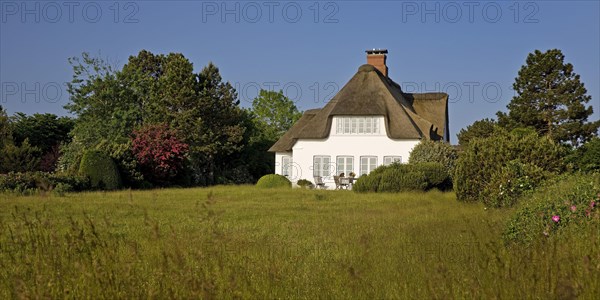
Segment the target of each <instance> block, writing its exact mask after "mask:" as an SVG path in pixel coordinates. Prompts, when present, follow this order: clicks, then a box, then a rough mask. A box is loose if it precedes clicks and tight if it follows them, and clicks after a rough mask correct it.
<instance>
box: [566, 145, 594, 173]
mask: <svg viewBox="0 0 600 300" xmlns="http://www.w3.org/2000/svg"><path fill="white" fill-rule="evenodd" d="M568 162H569V163H571V164H572V165H573V167H574V169H576V170H580V171H584V172H593V171H598V170H600V138H599V137H594V138H593V139H591V140H589V141H588V142H587V143H585V144H583V145H582V146H581V147H579V148H577V149H576V150H575V151H573V153H572V154H571V155H570V156H569V158H568Z"/></svg>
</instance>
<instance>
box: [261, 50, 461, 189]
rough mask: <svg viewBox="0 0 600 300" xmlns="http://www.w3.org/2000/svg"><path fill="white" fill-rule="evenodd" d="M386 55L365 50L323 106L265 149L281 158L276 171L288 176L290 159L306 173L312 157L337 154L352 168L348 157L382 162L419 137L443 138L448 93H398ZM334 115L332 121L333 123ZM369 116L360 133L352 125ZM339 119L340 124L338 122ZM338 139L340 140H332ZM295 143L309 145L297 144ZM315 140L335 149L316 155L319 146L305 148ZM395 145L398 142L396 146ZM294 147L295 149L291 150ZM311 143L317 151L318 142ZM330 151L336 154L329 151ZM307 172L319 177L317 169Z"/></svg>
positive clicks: (403, 151) (404, 153)
mask: <svg viewBox="0 0 600 300" xmlns="http://www.w3.org/2000/svg"><path fill="white" fill-rule="evenodd" d="M386 54H387V50H367V64H365V65H362V66H360V67H359V68H358V71H357V72H356V74H354V76H353V77H352V78H351V79H350V81H348V83H346V85H345V86H344V87H343V88H342V89H341V90H340V91H339V92H338V93H337V94H336V95H335V96H334V97H333V98H332V99H331V100H330V101H329V103H327V105H325V107H323V108H320V109H311V110H307V111H305V112H304V114H303V116H302V117H301V118H300V120H298V122H296V123H295V124H294V125H293V126H292V128H291V129H290V130H289V131H288V132H286V133H285V134H284V135H283V136H282V137H281V138H280V139H279V140H278V141H277V142H276V143H275V144H274V145H273V146H272V147H271V148H270V149H269V151H270V152H276V153H277V154H278V155H277V157H276V159H279V158H282V159H283V160H282V161H281V162H279V161H278V162H277V163H276V164H278V165H280V166H282V170H281V171H280V172H277V173H282V174H284V175H286V176H288V175H290V174H291V170H287V171H289V173H290V174H286V169H285V166H286V165H289V164H291V162H292V161H293V164H294V165H296V166H295V168H300V169H301V170H304V172H305V173H306V170H305V169H306V168H307V166H312V167H311V168H312V169H314V168H316V165H315V164H317V162H315V160H314V157H321V158H323V157H325V158H326V157H330V159H329V160H327V159H325V160H323V161H325V162H329V163H331V161H334V160H332V159H331V156H334V157H337V158H338V159H336V160H335V161H336V162H338V163H339V161H341V160H339V158H340V157H343V158H345V159H351V160H350V161H351V163H350V168H352V169H354V165H355V164H354V157H357V158H360V161H361V164H362V163H363V160H362V158H363V157H369V158H371V159H372V158H379V157H380V156H381V158H383V159H375V161H376V162H380V161H383V162H384V163H385V162H386V159H385V157H387V156H386V155H385V153H388V154H389V155H397V156H398V157H400V160H402V158H401V157H402V156H404V157H406V158H407V157H408V155H407V153H408V152H409V151H410V149H412V147H413V146H414V145H415V144H416V143H418V141H419V140H421V139H431V140H445V141H448V139H449V129H448V95H447V94H445V93H422V94H417V93H404V92H403V91H402V88H401V87H400V85H399V84H398V83H396V82H394V81H393V80H392V79H390V78H389V77H388V76H387V73H388V72H387V71H388V67H387V65H386V59H387V55H386ZM336 119H337V123H336V122H334V121H336ZM371 119H372V120H373V121H372V122H374V123H372V125H368V126H373V132H371V129H369V128H370V127H365V128H367V129H368V130H369V131H368V132H367V131H365V132H364V133H363V131H362V130H361V129H358V130H357V129H356V128H357V127H359V126H362V124H363V123H364V122H367V123H368V122H371ZM365 120H366V121H365ZM339 122H342V123H341V124H342V125H340V123H339ZM344 122H346V123H344ZM334 124H337V126H338V127H336V125H334ZM369 124H371V123H369ZM340 126H341V127H340ZM344 126H345V127H344ZM378 126H379V127H378ZM348 127H351V129H348ZM340 128H346V129H342V130H340ZM380 128H381V129H380ZM375 129H376V130H377V132H375ZM383 129H385V131H384V130H383ZM344 130H345V131H344ZM338 137H343V138H344V139H337V140H336V138H338ZM299 141H306V142H310V143H309V144H306V143H305V144H306V145H303V146H298V143H299ZM315 142H321V143H329V144H328V146H327V149H334V148H336V147H338V148H340V149H339V151H338V150H332V151H333V152H331V153H322V152H323V151H324V150H314V151H320V152H321V153H319V152H314V153H311V151H313V150H310V147H312V146H311V145H315V144H314V143H315ZM311 143H312V144H311ZM344 143H345V144H347V145H361V144H364V145H367V146H363V148H362V150H360V151H362V152H356V151H354V152H356V154H354V155H352V153H350V152H353V151H350V150H349V146H344V147H342V146H341V145H342V144H344ZM399 144H402V146H396V145H399ZM368 146H371V147H377V148H381V149H378V151H379V152H381V153H383V154H378V153H375V152H377V151H375V150H373V149H372V148H369V147H368ZM295 147H296V148H297V149H294V148H295ZM315 147H317V148H316V149H322V147H321V146H315ZM319 147H321V148H319ZM358 148H359V149H361V147H358ZM353 150H354V149H353ZM335 151H338V152H337V153H334V152H335ZM297 152H302V155H301V156H302V157H298V155H297ZM363 153H364V155H363ZM327 154H329V155H327ZM389 155H388V156H389ZM286 157H288V158H287V160H286ZM394 157H396V156H394ZM302 160H307V161H306V162H304V161H302ZM309 160H310V161H309ZM344 161H346V160H344ZM370 161H371V162H372V160H370ZM286 162H287V163H286ZM299 164H300V165H299ZM302 164H305V165H304V166H303V165H302ZM318 164H319V168H322V167H321V164H322V161H320V160H319V161H318ZM332 164H333V165H335V163H332ZM334 167H337V166H334ZM337 168H338V169H339V167H337ZM361 168H362V165H361ZM368 169H370V167H369V168H368ZM313 173H314V174H315V175H320V174H321V173H323V172H313ZM361 173H362V171H361ZM290 176H291V175H290ZM305 177H307V178H309V177H310V176H305ZM296 179H300V178H296Z"/></svg>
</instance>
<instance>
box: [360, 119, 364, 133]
mask: <svg viewBox="0 0 600 300" xmlns="http://www.w3.org/2000/svg"><path fill="white" fill-rule="evenodd" d="M363 132H365V118H358V133H363Z"/></svg>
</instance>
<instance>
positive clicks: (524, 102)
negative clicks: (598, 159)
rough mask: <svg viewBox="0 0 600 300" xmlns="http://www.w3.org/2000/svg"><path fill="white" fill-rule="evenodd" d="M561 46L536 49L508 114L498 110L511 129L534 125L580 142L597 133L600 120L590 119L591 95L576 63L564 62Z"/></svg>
mask: <svg viewBox="0 0 600 300" xmlns="http://www.w3.org/2000/svg"><path fill="white" fill-rule="evenodd" d="M564 59H565V56H564V55H563V53H562V52H561V51H560V50H558V49H552V50H548V51H546V52H541V51H539V50H535V52H534V53H530V54H529V55H528V56H527V60H526V64H525V65H524V66H522V67H521V70H519V74H518V77H517V78H515V83H514V84H513V89H514V90H515V91H516V92H517V95H516V96H515V97H513V99H512V100H511V102H510V103H509V104H508V106H507V108H508V110H509V111H508V114H505V113H503V112H498V113H497V116H498V122H499V124H500V125H501V126H503V127H506V128H508V129H512V128H517V127H532V128H534V129H535V130H536V131H537V132H538V134H540V135H548V136H550V137H551V138H552V139H553V140H554V141H556V142H559V143H562V144H570V145H572V146H575V147H576V146H579V145H580V144H582V143H584V142H585V141H587V140H589V139H590V138H592V137H594V136H596V135H597V130H598V127H599V126H600V121H595V122H588V117H589V116H590V115H591V114H592V113H593V108H592V106H587V107H586V105H587V103H588V102H590V100H591V96H589V95H587V94H586V93H587V90H586V89H585V87H584V84H583V82H581V80H580V76H579V75H578V74H576V73H575V72H574V71H573V65H572V64H570V63H565V62H564Z"/></svg>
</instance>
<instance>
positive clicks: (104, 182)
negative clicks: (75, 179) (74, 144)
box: [79, 150, 121, 190]
mask: <svg viewBox="0 0 600 300" xmlns="http://www.w3.org/2000/svg"><path fill="white" fill-rule="evenodd" d="M79 174H80V175H83V176H88V177H89V178H90V183H91V187H92V188H94V189H106V190H114V189H118V188H120V187H121V177H120V176H119V171H118V170H117V166H116V165H115V163H114V161H113V160H112V159H111V158H110V157H109V156H108V155H106V154H104V153H102V152H100V151H95V150H92V151H87V152H86V153H84V154H83V157H82V158H81V165H80V166H79Z"/></svg>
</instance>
